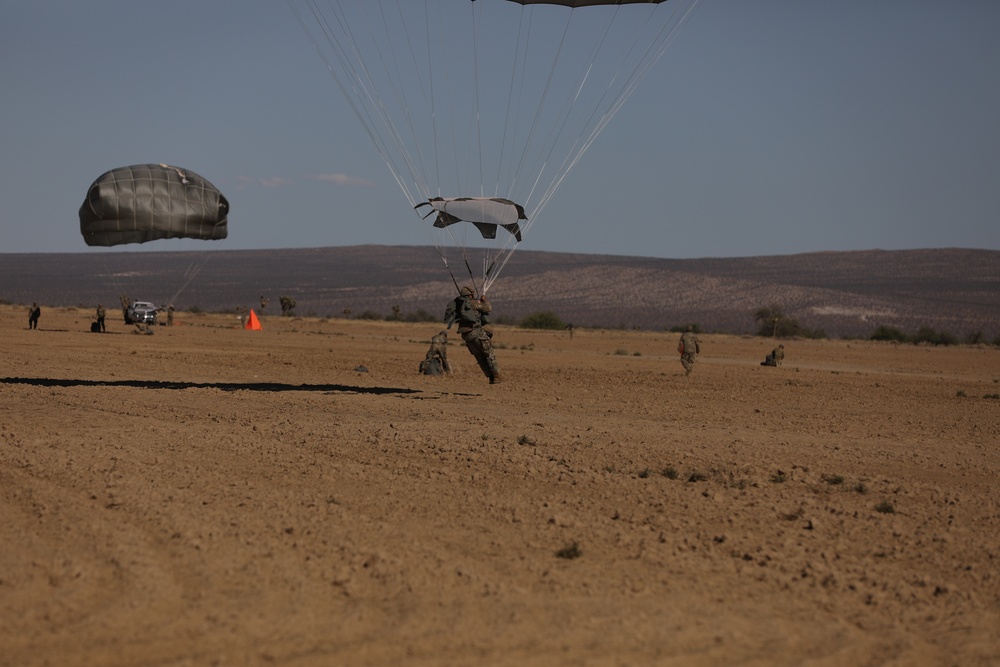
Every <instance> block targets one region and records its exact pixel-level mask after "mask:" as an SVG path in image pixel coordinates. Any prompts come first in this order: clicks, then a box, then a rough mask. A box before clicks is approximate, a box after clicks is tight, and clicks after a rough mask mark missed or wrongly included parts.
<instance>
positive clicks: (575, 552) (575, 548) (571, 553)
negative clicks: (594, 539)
mask: <svg viewBox="0 0 1000 667" xmlns="http://www.w3.org/2000/svg"><path fill="white" fill-rule="evenodd" d="M582 555H583V552H582V551H580V545H579V544H577V543H576V542H572V543H570V544H567V545H566V546H564V547H563V548H562V549H560V550H559V551H557V552H556V557H557V558H566V559H568V560H572V559H574V558H579V557H580V556H582Z"/></svg>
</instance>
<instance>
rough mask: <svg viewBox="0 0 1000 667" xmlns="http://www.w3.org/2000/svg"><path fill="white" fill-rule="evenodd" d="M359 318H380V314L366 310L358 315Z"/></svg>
mask: <svg viewBox="0 0 1000 667" xmlns="http://www.w3.org/2000/svg"><path fill="white" fill-rule="evenodd" d="M358 319H359V320H381V319H382V316H381V315H379V314H378V313H376V312H375V311H374V310H366V311H364V312H363V313H361V314H359V315H358Z"/></svg>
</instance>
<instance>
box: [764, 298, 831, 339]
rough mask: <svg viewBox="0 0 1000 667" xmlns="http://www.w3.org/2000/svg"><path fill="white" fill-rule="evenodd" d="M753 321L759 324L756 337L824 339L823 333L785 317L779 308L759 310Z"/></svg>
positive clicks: (772, 307) (824, 333) (770, 307)
mask: <svg viewBox="0 0 1000 667" xmlns="http://www.w3.org/2000/svg"><path fill="white" fill-rule="evenodd" d="M753 319H754V321H756V322H758V323H759V324H760V326H759V328H758V329H757V335H758V336H763V337H765V338H771V337H774V338H792V337H799V338H817V339H818V338H826V332H825V331H823V330H822V329H809V328H808V327H804V326H802V325H801V324H799V321H798V320H796V319H795V318H792V317H788V316H787V315H785V312H784V311H783V310H782V309H781V307H780V306H768V307H766V308H759V309H757V311H756V312H755V313H754V315H753Z"/></svg>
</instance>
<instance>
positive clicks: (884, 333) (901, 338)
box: [871, 324, 907, 343]
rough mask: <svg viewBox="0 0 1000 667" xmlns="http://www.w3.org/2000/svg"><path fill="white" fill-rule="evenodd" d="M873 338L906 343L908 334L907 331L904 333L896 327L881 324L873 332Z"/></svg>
mask: <svg viewBox="0 0 1000 667" xmlns="http://www.w3.org/2000/svg"><path fill="white" fill-rule="evenodd" d="M871 339H872V340H886V341H895V342H897V343H905V342H906V341H907V336H906V334H905V333H903V332H902V331H900V330H899V329H897V328H896V327H890V326H886V325H884V324H882V325H879V327H878V328H877V329H875V331H874V332H873V333H872V335H871Z"/></svg>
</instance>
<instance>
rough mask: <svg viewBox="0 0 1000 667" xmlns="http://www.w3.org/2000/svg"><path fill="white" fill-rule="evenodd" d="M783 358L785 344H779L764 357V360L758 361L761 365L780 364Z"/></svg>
mask: <svg viewBox="0 0 1000 667" xmlns="http://www.w3.org/2000/svg"><path fill="white" fill-rule="evenodd" d="M784 359H785V346H784V345H779V346H778V347H776V348H774V349H773V350H771V354H769V355H767V356H766V357H764V361H762V362H760V365H761V366H780V365H781V362H782V361H784Z"/></svg>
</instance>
